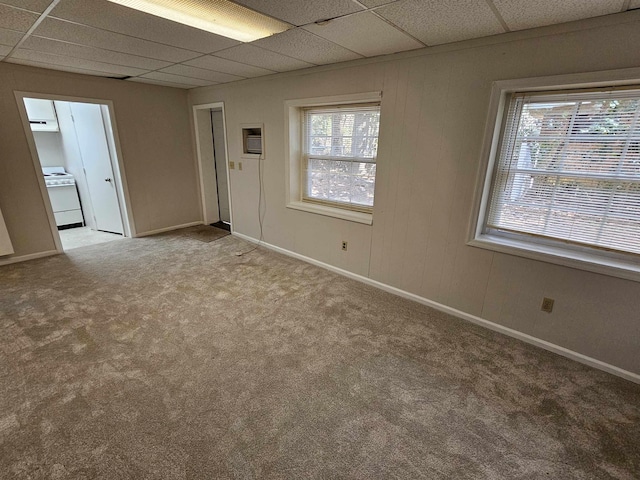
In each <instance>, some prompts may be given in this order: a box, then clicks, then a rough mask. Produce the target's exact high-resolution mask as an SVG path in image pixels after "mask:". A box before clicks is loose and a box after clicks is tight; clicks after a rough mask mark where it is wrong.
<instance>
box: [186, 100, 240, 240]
mask: <svg viewBox="0 0 640 480" xmlns="http://www.w3.org/2000/svg"><path fill="white" fill-rule="evenodd" d="M192 108H193V132H194V136H195V140H196V158H197V162H198V187H199V189H200V202H201V204H202V221H203V222H205V223H206V222H207V217H208V212H207V203H206V196H205V194H206V193H207V192H205V183H204V174H203V163H204V162H205V161H207V160H208V159H206V158H203V157H202V151H201V148H200V147H201V145H202V140H201V139H200V133H199V131H200V130H199V128H198V127H199V122H198V111H201V110H217V109H220V110H221V111H222V130H223V136H224V152H225V155H226V157H227V158H226V161H227V168H226V170H227V172H226V176H227V190H228V197H229V218H230V224H231V232H232V233H233V232H234V229H233V206H232V201H231V196H232V195H231V174H230V172H229V141H228V139H229V137H228V135H227V116H226V113H225V109H224V102H213V103H203V104H199V105H193V107H192ZM209 122H211V116H209ZM209 131H211V129H209ZM213 160H214V163H213V168H214V169H215V152H214V158H213Z"/></svg>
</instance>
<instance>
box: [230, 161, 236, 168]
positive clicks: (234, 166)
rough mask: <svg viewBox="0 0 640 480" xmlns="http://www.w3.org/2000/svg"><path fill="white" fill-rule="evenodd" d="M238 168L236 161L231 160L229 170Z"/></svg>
mask: <svg viewBox="0 0 640 480" xmlns="http://www.w3.org/2000/svg"><path fill="white" fill-rule="evenodd" d="M235 169H236V162H229V170H235Z"/></svg>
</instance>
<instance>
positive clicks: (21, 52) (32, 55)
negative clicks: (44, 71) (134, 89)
mask: <svg viewBox="0 0 640 480" xmlns="http://www.w3.org/2000/svg"><path fill="white" fill-rule="evenodd" d="M11 58H17V59H20V60H29V61H32V62H40V63H50V64H55V65H60V66H61V67H74V68H82V69H85V70H94V71H97V72H106V73H111V74H113V75H114V76H127V75H141V74H143V73H146V71H147V70H144V69H141V68H133V67H125V66H122V65H112V64H110V63H103V62H96V61H94V60H85V59H82V58H73V57H65V56H62V55H53V54H51V53H43V52H36V51H35V50H27V49H24V48H19V49H18V50H16V51H15V52H14V53H13V55H11Z"/></svg>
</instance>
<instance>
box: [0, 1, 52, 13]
mask: <svg viewBox="0 0 640 480" xmlns="http://www.w3.org/2000/svg"><path fill="white" fill-rule="evenodd" d="M51 1H52V0H0V4H4V5H13V6H14V7H20V8H24V9H25V10H31V11H32V12H38V13H42V12H44V10H45V8H47V7H48V6H49V5H50V4H51Z"/></svg>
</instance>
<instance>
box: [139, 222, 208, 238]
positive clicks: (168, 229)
mask: <svg viewBox="0 0 640 480" xmlns="http://www.w3.org/2000/svg"><path fill="white" fill-rule="evenodd" d="M203 224H204V222H203V221H202V220H198V221H197V222H189V223H183V224H182V225H172V226H170V227H164V228H158V229H156V230H148V231H146V232H141V233H138V234H136V237H135V238H140V237H148V236H150V235H156V234H158V233H164V232H171V231H172V230H180V229H181V228H188V227H195V226H196V225H203Z"/></svg>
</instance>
